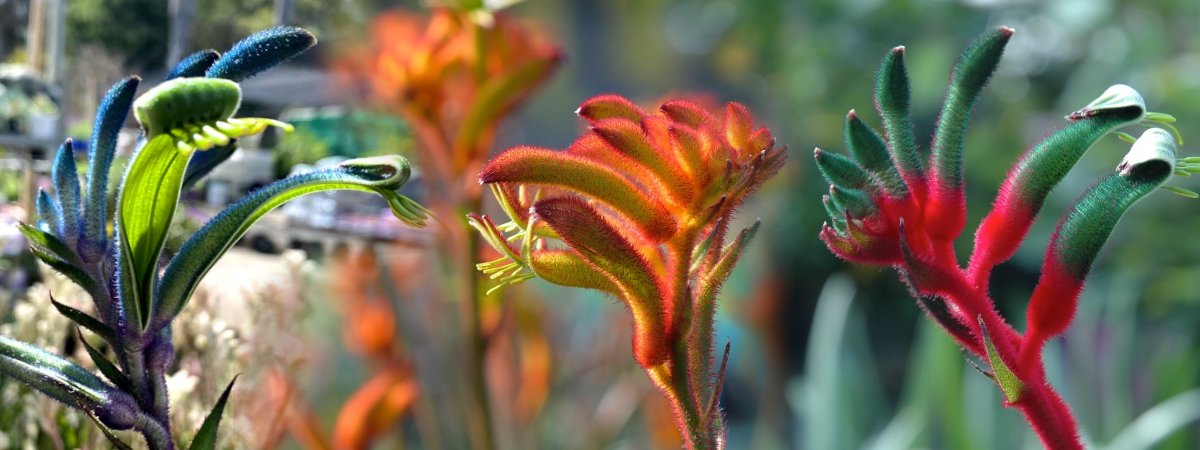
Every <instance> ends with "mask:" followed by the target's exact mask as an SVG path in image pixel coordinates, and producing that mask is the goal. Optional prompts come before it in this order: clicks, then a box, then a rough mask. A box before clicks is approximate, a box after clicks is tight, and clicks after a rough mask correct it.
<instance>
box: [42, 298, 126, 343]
mask: <svg viewBox="0 0 1200 450" xmlns="http://www.w3.org/2000/svg"><path fill="white" fill-rule="evenodd" d="M50 303H51V304H53V305H54V309H57V310H58V312H59V314H62V315H63V316H66V318H68V319H71V322H75V324H76V325H79V326H81V327H84V328H87V330H88V331H91V332H93V333H96V335H97V336H100V337H102V338H104V340H106V341H108V342H115V341H116V333H114V332H113V329H112V328H109V326H108V325H105V324H104V322H101V321H100V320H99V319H97V318H95V317H92V316H91V315H89V314H88V313H85V312H83V311H80V310H78V309H75V308H72V307H71V306H68V305H65V304H62V303H60V302H59V301H58V300H55V299H54V295H50Z"/></svg>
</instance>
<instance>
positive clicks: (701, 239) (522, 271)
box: [468, 95, 896, 448]
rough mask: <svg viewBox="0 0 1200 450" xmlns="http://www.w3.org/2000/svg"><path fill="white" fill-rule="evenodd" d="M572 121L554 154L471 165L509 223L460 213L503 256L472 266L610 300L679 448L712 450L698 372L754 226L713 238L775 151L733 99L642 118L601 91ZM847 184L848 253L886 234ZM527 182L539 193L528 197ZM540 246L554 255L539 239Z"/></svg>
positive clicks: (771, 168)
mask: <svg viewBox="0 0 1200 450" xmlns="http://www.w3.org/2000/svg"><path fill="white" fill-rule="evenodd" d="M648 111H649V112H648ZM578 113H579V115H580V116H581V117H582V118H583V119H584V120H586V121H587V122H588V123H589V124H590V129H589V131H588V132H587V133H585V134H584V135H583V136H581V137H580V138H579V139H578V140H576V141H575V142H574V143H573V144H571V146H570V147H569V148H568V149H567V150H566V151H565V152H557V151H552V150H547V149H539V148H533V147H516V148H513V149H509V150H508V151H505V152H503V153H501V154H500V155H498V156H496V157H495V158H494V159H492V161H490V162H488V163H487V164H486V165H485V166H484V167H483V169H482V171H481V172H480V175H479V179H480V182H482V183H493V188H492V192H493V193H494V194H495V195H496V197H497V200H499V202H500V204H501V206H502V207H503V208H504V210H505V212H506V213H507V214H508V215H509V216H510V217H511V218H512V222H509V223H506V224H503V225H495V224H494V223H492V222H491V220H489V219H488V218H486V217H483V216H475V215H472V216H469V217H468V221H469V222H470V224H471V225H472V226H474V227H475V228H476V229H477V230H479V232H480V233H481V234H482V235H483V236H484V238H485V240H487V242H488V243H489V244H491V246H492V247H493V248H495V250H496V251H498V252H500V253H501V254H502V255H503V256H502V257H501V258H500V259H498V260H496V261H490V262H485V263H481V264H479V265H478V267H479V269H480V270H482V271H484V272H485V273H488V274H490V275H492V277H493V278H494V279H496V280H498V281H499V283H500V285H501V286H503V285H506V284H511V283H515V282H519V281H523V280H527V279H530V278H534V277H537V278H542V279H544V280H546V281H549V282H552V283H555V284H560V285H565V286H572V287H582V288H589V289H595V290H599V291H603V292H606V293H608V294H611V295H613V296H615V297H617V298H618V299H620V300H621V301H622V302H623V303H625V304H626V305H627V306H628V307H629V310H630V312H631V313H632V316H633V328H634V338H633V354H634V359H636V360H637V362H638V364H640V365H641V366H642V367H643V368H644V369H645V370H646V373H647V375H649V376H650V378H651V380H652V381H653V382H654V383H655V384H656V385H657V386H658V387H659V389H660V390H662V391H663V393H664V394H665V395H666V396H667V397H668V399H670V400H671V402H672V406H673V407H674V408H675V413H676V417H677V419H678V421H677V423H678V424H679V425H680V428H681V431H682V432H683V435H684V441H685V444H686V445H687V446H688V447H689V448H720V445H721V442H723V440H724V425H723V423H722V420H721V415H720V414H719V412H718V411H715V403H714V402H715V400H713V402H703V401H702V400H703V399H715V398H717V397H715V393H716V392H718V391H719V388H718V387H717V386H714V384H715V383H716V382H717V381H716V380H713V379H712V377H711V375H712V372H713V367H712V366H713V358H712V355H711V353H712V350H713V345H712V339H713V328H714V324H713V320H714V317H713V316H714V314H715V311H716V296H717V293H718V292H719V291H720V289H721V286H722V285H723V284H724V283H725V281H726V280H727V279H728V278H729V276H730V274H731V273H732V271H733V268H734V266H735V265H736V263H737V261H738V260H739V259H740V258H741V256H742V255H743V254H744V252H745V249H746V247H747V246H748V245H749V243H750V241H751V240H752V238H753V237H754V234H755V231H756V230H757V229H758V225H757V223H756V224H755V225H753V226H751V227H749V228H747V229H745V230H742V231H741V232H740V233H738V234H737V236H736V237H734V238H733V239H732V240H731V242H729V243H726V242H725V241H726V238H727V236H726V235H727V232H728V228H729V224H730V223H731V221H732V218H733V213H734V211H735V210H736V209H737V207H738V206H739V205H740V204H741V203H742V202H743V201H744V200H745V199H746V197H747V196H749V195H750V194H751V193H753V192H754V191H755V190H757V189H758V188H759V187H761V186H762V185H763V183H765V182H766V181H767V180H768V179H770V178H771V177H772V176H774V175H775V174H776V173H778V172H779V170H780V168H781V167H782V165H783V163H784V161H786V159H787V151H786V149H785V148H781V147H777V146H776V145H775V138H774V136H772V134H771V132H770V131H768V130H767V129H766V128H762V127H755V124H754V121H753V119H752V117H751V115H750V112H749V111H748V110H747V109H746V108H745V107H744V106H742V105H739V104H736V103H730V104H728V105H726V107H725V110H724V112H723V115H721V116H720V119H718V118H717V117H716V116H714V115H713V114H712V113H710V112H709V111H706V110H705V109H704V108H701V107H699V106H697V105H695V104H693V103H691V102H687V101H683V100H670V101H667V102H666V103H664V104H662V105H661V106H660V107H659V108H657V109H646V110H643V109H641V108H638V107H637V106H636V105H634V104H633V103H632V102H629V101H628V100H625V99H623V98H620V97H616V96H611V95H606V96H600V97H596V98H593V99H591V100H588V101H586V102H584V104H583V105H582V106H581V107H580V109H579V111H578ZM831 164H833V165H835V166H837V165H838V164H841V165H840V166H837V167H835V168H833V169H830V170H833V171H837V170H842V168H843V166H847V165H848V166H849V167H856V165H855V163H854V162H853V161H849V160H844V161H843V160H839V161H838V162H835V163H831ZM857 170H858V172H857V173H858V174H859V175H860V176H864V177H867V178H868V179H869V178H870V175H869V174H867V173H866V172H864V171H863V170H862V169H861V168H860V169H857ZM848 184H851V185H853V186H847V187H845V188H844V192H836V193H834V195H835V196H836V197H837V199H838V200H841V201H842V202H843V203H845V204H846V206H842V205H841V204H838V205H836V208H838V210H839V211H840V214H843V215H845V214H846V212H845V211H847V210H851V211H854V212H855V213H856V214H857V215H858V216H862V217H863V218H862V219H854V220H853V223H852V224H849V223H848V224H847V225H846V226H845V227H843V229H842V230H841V231H840V235H839V236H836V238H837V239H841V240H846V242H847V243H849V248H855V246H857V245H859V244H860V243H870V239H868V238H871V237H873V236H874V235H875V234H879V233H880V232H882V231H880V230H885V229H886V228H887V225H886V223H884V222H882V221H881V220H880V219H879V218H875V217H866V216H867V215H869V214H871V213H873V212H874V209H871V208H873V207H870V206H869V205H871V204H872V202H874V200H872V199H870V198H869V197H868V196H867V194H866V192H867V191H865V190H863V189H862V188H866V187H867V186H864V185H863V183H848ZM535 186H536V187H544V188H546V189H549V190H551V192H545V193H544V195H543V197H544V198H542V199H540V200H539V199H530V198H529V197H530V195H529V191H530V190H531V189H533V187H535ZM869 190H870V191H871V192H874V191H876V190H878V189H869ZM534 197H536V195H534ZM830 202H831V208H834V207H835V206H834V205H833V204H832V203H833V202H834V200H833V199H831V200H830ZM530 206H531V207H532V215H527V214H526V213H524V212H523V211H524V210H525V209H528V208H529V207H530ZM876 209H877V208H876ZM831 214H833V213H832V212H831ZM539 227H541V228H539ZM870 233H873V234H870ZM505 234H508V236H505ZM551 239H555V240H560V241H561V243H562V244H564V245H565V246H566V249H551V248H550V247H549V246H547V245H546V244H545V242H543V241H545V240H551ZM878 240H879V239H876V241H878ZM510 242H512V243H510ZM830 245H831V246H833V245H837V244H833V243H831V244H830ZM882 248H891V249H895V248H896V247H895V246H894V245H892V246H890V247H882Z"/></svg>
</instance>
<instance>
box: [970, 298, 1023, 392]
mask: <svg viewBox="0 0 1200 450" xmlns="http://www.w3.org/2000/svg"><path fill="white" fill-rule="evenodd" d="M978 320H979V334H980V335H982V336H983V347H984V349H986V350H987V357H988V364H989V365H991V366H992V375H993V376H994V377H995V380H996V384H998V385H1000V390H1001V391H1002V392H1004V399H1005V400H1008V402H1009V403H1016V402H1017V401H1018V400H1020V399H1021V394H1023V393H1024V392H1025V384H1024V383H1022V382H1021V379H1020V378H1017V374H1015V373H1013V371H1012V369H1009V368H1008V366H1007V365H1006V364H1005V363H1004V360H1003V359H1001V358H1000V353H999V352H997V351H996V345H995V344H992V339H991V338H990V337H989V335H988V331H987V325H984V324H983V316H980V317H978Z"/></svg>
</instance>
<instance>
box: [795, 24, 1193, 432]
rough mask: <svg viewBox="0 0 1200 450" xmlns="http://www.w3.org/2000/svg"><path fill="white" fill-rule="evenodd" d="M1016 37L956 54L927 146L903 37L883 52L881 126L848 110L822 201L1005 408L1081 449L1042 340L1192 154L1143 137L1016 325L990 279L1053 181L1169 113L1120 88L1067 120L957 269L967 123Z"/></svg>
mask: <svg viewBox="0 0 1200 450" xmlns="http://www.w3.org/2000/svg"><path fill="white" fill-rule="evenodd" d="M1012 33H1013V30H1012V29H1010V28H1007V27H1000V28H997V29H994V30H991V31H989V32H987V33H985V34H984V35H983V36H981V37H979V38H978V39H977V40H976V41H975V42H974V43H972V44H971V45H970V46H968V47H967V49H966V50H965V51H964V52H963V53H962V55H961V56H960V57H959V59H958V62H957V63H956V64H955V66H954V69H953V72H952V73H951V76H950V85H949V87H948V89H947V91H946V100H945V103H944V105H943V107H942V111H941V115H940V117H939V118H938V122H937V127H936V130H935V132H934V136H933V139H932V151H931V152H930V153H929V154H925V153H922V152H920V151H918V150H917V147H916V144H915V141H914V138H913V132H912V122H911V119H910V116H909V111H908V108H909V101H908V99H909V82H908V75H907V73H906V70H905V67H904V47H897V48H895V49H893V50H892V51H890V52H889V53H888V54H887V55H886V56H885V57H884V59H883V63H882V66H881V67H880V69H879V73H878V76H877V78H876V85H875V106H876V108H877V109H878V111H879V114H880V116H882V118H883V129H884V133H883V135H882V136H881V135H880V134H879V133H877V132H875V131H874V130H873V129H872V128H871V127H870V126H868V125H867V124H865V123H864V122H863V121H862V120H860V119H859V117H858V116H857V115H856V114H855V112H854V111H851V112H850V114H849V115H848V116H847V118H846V129H845V139H846V145H847V148H848V150H849V153H850V156H842V155H838V154H835V153H829V152H825V151H822V150H820V149H817V150H816V152H815V158H816V163H817V167H818V168H819V169H820V171H821V173H822V175H824V176H825V178H826V179H827V180H828V181H829V183H830V193H829V195H827V196H825V197H824V198H823V200H824V204H825V208H826V211H827V212H828V214H829V221H828V222H827V223H826V224H825V225H824V226H823V228H822V230H821V232H820V237H821V239H822V240H823V241H824V242H825V243H826V245H827V246H828V247H829V249H830V251H832V252H833V253H834V254H836V255H837V256H839V257H841V258H843V259H845V260H847V261H852V262H858V263H866V264H874V265H882V266H891V267H894V268H895V269H896V270H897V272H899V274H900V278H901V280H903V281H904V282H905V283H906V284H907V285H908V286H909V288H910V291H911V292H912V293H913V296H914V297H916V299H917V303H918V305H919V306H920V307H921V308H922V309H924V310H925V312H926V313H927V314H928V315H929V317H930V318H931V319H933V320H934V321H936V322H937V323H938V324H939V325H941V326H942V327H943V328H944V329H945V330H946V331H947V333H948V334H950V336H952V337H953V338H954V339H955V340H957V341H958V343H959V344H960V345H962V346H963V348H965V349H966V350H967V351H969V352H971V353H973V354H975V355H976V356H978V357H979V358H980V359H982V360H983V361H985V362H986V364H987V365H988V366H989V367H990V370H988V371H986V372H985V373H986V374H987V375H988V376H989V377H991V378H992V379H993V380H994V381H995V382H996V384H997V385H998V386H999V387H1000V390H1001V391H1002V392H1003V394H1004V397H1005V405H1006V406H1008V407H1012V408H1016V409H1017V410H1019V411H1020V412H1021V413H1022V414H1023V415H1024V416H1025V418H1026V419H1027V420H1028V421H1029V423H1030V425H1031V426H1032V427H1033V429H1034V431H1036V432H1037V434H1038V436H1039V437H1040V438H1041V440H1042V443H1043V444H1044V445H1045V446H1046V447H1047V448H1051V449H1080V448H1082V444H1081V443H1080V440H1079V430H1078V425H1077V424H1076V421H1075V418H1074V417H1073V416H1072V414H1071V411H1070V408H1069V407H1068V406H1067V404H1066V403H1065V402H1063V400H1062V398H1061V397H1060V396H1059V395H1058V393H1057V392H1055V391H1054V389H1053V387H1052V386H1050V384H1049V383H1048V382H1047V380H1046V373H1045V369H1044V367H1043V365H1042V349H1043V347H1044V346H1045V343H1046V341H1047V340H1048V339H1051V338H1053V337H1055V336H1058V335H1060V334H1062V333H1063V331H1065V330H1066V328H1067V327H1068V326H1069V325H1070V323H1071V320H1072V318H1073V317H1074V315H1075V311H1076V308H1077V305H1078V299H1079V294H1080V292H1081V291H1082V290H1083V287H1084V283H1085V281H1086V278H1087V275H1088V272H1089V271H1090V269H1091V267H1092V264H1093V263H1094V262H1095V260H1096V257H1097V255H1098V254H1099V252H1100V249H1101V247H1102V246H1103V245H1104V243H1105V241H1106V240H1107V239H1108V237H1109V235H1110V234H1111V233H1112V231H1113V229H1114V228H1115V227H1116V225H1117V222H1118V221H1119V220H1120V218H1121V216H1122V215H1123V214H1124V213H1125V212H1126V210H1128V209H1129V207H1130V206H1132V205H1133V204H1134V203H1135V202H1137V200H1139V199H1141V198H1142V197H1144V196H1146V195H1147V194H1149V193H1150V192H1152V191H1154V190H1155V189H1156V188H1159V187H1161V186H1162V185H1163V183H1164V182H1165V181H1166V180H1167V179H1168V178H1169V177H1170V176H1171V175H1172V174H1173V173H1177V172H1178V171H1180V170H1184V171H1187V170H1190V169H1191V166H1187V167H1184V166H1186V164H1185V163H1186V161H1187V160H1186V159H1185V160H1183V161H1182V162H1181V163H1180V164H1183V165H1184V166H1179V167H1177V162H1176V159H1175V141H1176V137H1175V136H1173V135H1172V134H1171V133H1168V132H1167V131H1164V130H1163V129H1159V128H1150V129H1149V130H1147V131H1146V132H1145V133H1144V134H1143V135H1142V136H1141V137H1140V138H1138V139H1136V141H1135V142H1134V144H1133V147H1132V148H1131V149H1130V151H1129V154H1128V155H1126V156H1125V158H1124V160H1122V161H1121V163H1120V165H1118V166H1117V167H1116V169H1115V170H1114V172H1113V173H1111V174H1110V175H1108V176H1107V177H1105V178H1104V179H1102V180H1100V181H1099V182H1098V183H1097V184H1095V185H1094V186H1092V187H1091V188H1090V189H1088V190H1087V192H1085V193H1084V194H1083V195H1082V196H1081V197H1079V199H1078V200H1076V202H1075V203H1074V205H1072V206H1071V207H1070V208H1068V209H1067V211H1066V212H1065V213H1064V214H1063V216H1062V219H1060V220H1059V222H1058V227H1057V229H1056V230H1055V232H1054V235H1053V237H1052V239H1051V242H1050V245H1049V247H1048V248H1047V250H1046V255H1045V262H1044V264H1043V266H1042V274H1041V279H1040V280H1039V282H1038V285H1037V287H1036V288H1035V290H1034V293H1033V296H1032V298H1031V299H1030V301H1029V306H1028V310H1027V320H1026V323H1027V324H1028V325H1027V329H1026V330H1025V332H1024V333H1021V332H1019V331H1018V330H1016V329H1015V328H1013V327H1012V326H1011V325H1009V324H1008V323H1007V322H1006V321H1005V320H1004V318H1003V317H1001V316H1000V314H999V313H998V312H997V310H996V306H995V303H994V302H993V300H992V299H991V298H990V296H989V294H988V278H989V276H990V275H991V272H992V269H993V268H994V267H995V266H996V265H997V264H1000V263H1002V262H1004V261H1005V260H1007V259H1009V258H1010V257H1012V255H1013V253H1015V252H1016V250H1017V247H1018V246H1019V245H1020V243H1021V242H1022V241H1023V240H1024V239H1025V236H1026V234H1027V233H1028V231H1029V228H1030V226H1031V225H1032V223H1033V221H1034V220H1035V219H1036V217H1037V214H1038V212H1039V211H1040V210H1041V208H1042V206H1043V204H1044V203H1045V200H1046V197H1047V195H1048V194H1049V193H1050V191H1051V190H1052V189H1053V188H1054V187H1055V186H1056V185H1057V184H1058V183H1059V182H1060V181H1061V180H1062V179H1063V177H1064V176H1065V175H1066V174H1067V172H1068V171H1069V170H1070V169H1071V167H1072V166H1074V165H1075V163H1076V162H1078V161H1079V160H1080V158H1082V157H1083V155H1084V153H1085V152H1086V151H1087V149H1088V148H1089V147H1091V146H1092V144H1093V143H1095V142H1096V141H1097V140H1098V139H1100V138H1101V137H1102V136H1104V135H1106V134H1108V133H1110V132H1114V133H1117V134H1118V135H1119V136H1121V137H1122V138H1124V139H1127V140H1131V141H1132V140H1133V139H1132V137H1130V136H1129V135H1127V134H1124V133H1121V132H1119V131H1116V130H1117V129H1118V128H1120V127H1123V126H1126V125H1132V124H1137V123H1142V122H1144V121H1152V122H1158V123H1164V124H1166V123H1169V122H1170V121H1173V119H1171V118H1170V116H1167V115H1165V114H1157V113H1147V112H1146V107H1145V102H1144V100H1143V99H1142V97H1141V95H1139V94H1138V93H1137V91H1135V90H1133V88H1130V87H1129V86H1124V85H1116V86H1113V87H1112V88H1110V89H1108V90H1107V91H1106V92H1104V94H1102V95H1101V96H1100V97H1099V98H1097V99H1096V100H1095V101H1094V102H1092V103H1091V104H1089V105H1087V106H1086V107H1084V108H1083V109H1081V110H1079V111H1076V112H1074V113H1072V114H1070V115H1069V116H1067V121H1068V123H1067V124H1066V125H1064V126H1063V127H1062V128H1060V129H1058V130H1056V131H1054V132H1052V133H1050V134H1049V135H1048V136H1046V137H1045V138H1044V139H1043V140H1042V141H1041V142H1039V143H1037V144H1035V145H1034V146H1032V147H1031V148H1030V149H1029V150H1028V151H1026V152H1025V153H1024V154H1023V155H1021V157H1020V158H1019V159H1018V161H1017V163H1016V164H1015V165H1014V166H1013V168H1012V169H1011V170H1010V171H1009V173H1008V177H1007V178H1006V179H1005V180H1004V183H1003V184H1002V185H1001V187H1000V192H999V195H998V196H997V198H996V201H995V203H994V205H993V209H992V211H991V213H989V214H988V215H987V217H986V218H985V219H984V220H983V222H982V223H981V224H980V226H979V229H978V230H977V231H976V234H975V248H974V251H973V254H972V255H971V257H970V264H969V266H968V267H966V268H965V269H964V268H962V267H960V266H959V264H958V260H957V257H956V255H955V252H954V247H953V244H954V241H955V240H956V239H957V238H958V237H959V235H960V234H961V233H962V231H963V228H964V226H965V223H966V201H965V195H964V190H963V186H964V171H963V159H962V153H963V147H964V145H963V144H964V141H965V136H966V130H967V123H968V120H969V116H970V112H971V108H972V105H973V104H974V103H975V100H976V99H977V98H978V96H979V94H980V92H981V91H982V89H983V87H984V86H985V85H986V83H987V81H988V79H989V78H990V77H991V74H992V73H993V72H994V71H995V69H996V67H997V65H998V64H999V62H1000V57H1001V55H1002V53H1003V50H1004V47H1005V45H1006V44H1007V42H1008V40H1009V38H1010V37H1011V36H1012ZM1167 126H1168V128H1171V129H1172V131H1174V128H1173V127H1170V126H1169V125H1167ZM1177 190H1179V191H1185V190H1182V189H1179V188H1177ZM1187 192H1190V191H1187Z"/></svg>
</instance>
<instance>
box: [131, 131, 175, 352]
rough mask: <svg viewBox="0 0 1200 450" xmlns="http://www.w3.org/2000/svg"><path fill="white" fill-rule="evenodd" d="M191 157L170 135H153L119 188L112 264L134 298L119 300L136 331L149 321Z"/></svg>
mask: <svg viewBox="0 0 1200 450" xmlns="http://www.w3.org/2000/svg"><path fill="white" fill-rule="evenodd" d="M191 153H192V152H188V151H183V150H180V149H179V148H177V147H176V146H175V144H174V141H173V139H172V138H171V136H169V135H166V134H160V135H158V136H155V137H154V138H153V139H151V140H150V141H149V142H147V143H146V145H145V147H143V148H142V149H141V151H139V152H137V154H135V155H134V157H133V161H132V162H131V163H130V164H129V169H128V170H127V171H126V173H125V180H124V182H123V183H122V184H121V192H120V194H119V196H118V203H117V204H118V206H117V214H118V219H117V232H118V233H119V238H118V239H119V242H120V247H119V249H118V257H117V262H118V264H119V266H120V271H121V275H122V279H121V282H122V284H123V289H127V292H129V293H131V294H132V297H133V298H122V302H123V303H124V305H125V310H126V311H127V312H128V313H130V314H132V316H131V317H133V318H134V320H136V322H135V323H137V324H139V326H140V327H141V328H145V327H146V324H147V323H148V322H149V320H150V316H151V313H152V312H151V307H152V306H153V305H152V302H151V298H152V297H153V294H154V286H155V284H156V281H157V278H158V258H159V256H160V255H161V254H162V249H163V245H164V244H166V240H167V234H168V233H169V232H170V228H171V221H172V219H173V218H174V217H175V210H176V209H177V208H178V206H179V193H180V190H181V188H182V184H183V174H184V171H185V170H186V169H187V165H188V159H189V158H190V157H191Z"/></svg>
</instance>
